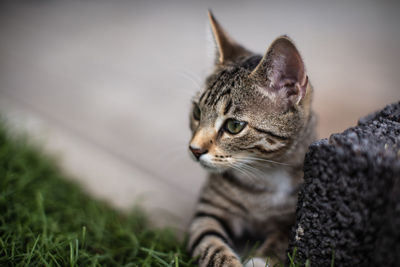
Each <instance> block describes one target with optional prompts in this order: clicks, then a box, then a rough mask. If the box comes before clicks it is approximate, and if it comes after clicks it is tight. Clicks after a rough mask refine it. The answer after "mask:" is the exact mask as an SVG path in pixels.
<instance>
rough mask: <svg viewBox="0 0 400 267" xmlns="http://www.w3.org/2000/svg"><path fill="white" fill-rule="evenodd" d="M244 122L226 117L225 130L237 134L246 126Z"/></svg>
mask: <svg viewBox="0 0 400 267" xmlns="http://www.w3.org/2000/svg"><path fill="white" fill-rule="evenodd" d="M246 124H247V123H246V122H244V121H237V120H234V119H228V120H227V121H226V122H225V130H226V131H227V132H229V133H230V134H238V133H240V132H241V131H242V130H243V129H244V127H246Z"/></svg>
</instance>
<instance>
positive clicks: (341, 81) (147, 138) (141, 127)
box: [0, 0, 400, 227]
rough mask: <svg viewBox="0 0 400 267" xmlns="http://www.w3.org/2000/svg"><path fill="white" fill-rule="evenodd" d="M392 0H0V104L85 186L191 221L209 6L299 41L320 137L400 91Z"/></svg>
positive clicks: (399, 32) (253, 44) (231, 26)
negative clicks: (197, 97)
mask: <svg viewBox="0 0 400 267" xmlns="http://www.w3.org/2000/svg"><path fill="white" fill-rule="evenodd" d="M399 7H400V5H399V4H397V3H396V2H395V1H393V2H389V1H329V2H328V1H314V2H312V1H307V2H300V1H296V2H294V1H293V2H285V1H279V2H278V1H277V2H269V1H259V2H252V1H180V2H178V1H161V0H160V1H142V2H140V1H25V2H20V3H16V2H9V3H8V4H7V3H4V2H3V3H2V4H1V6H0V31H1V36H2V37H1V42H0V114H2V115H3V116H4V117H6V118H7V120H9V122H10V123H11V124H12V125H13V126H14V127H16V128H18V129H22V130H24V131H27V132H28V133H29V134H30V135H31V136H32V137H33V139H35V140H36V142H40V143H41V144H42V145H43V146H44V148H45V149H46V150H47V151H49V152H50V153H52V154H53V155H56V156H57V157H58V158H59V160H60V162H61V164H62V166H63V168H64V169H65V170H66V171H67V172H68V173H70V174H71V177H73V178H74V179H76V180H78V181H79V182H80V183H81V184H82V185H83V186H84V187H85V188H86V190H87V191H89V192H90V193H91V194H93V195H95V196H96V197H98V198H102V199H105V200H107V201H109V202H111V203H112V204H113V205H115V206H116V207H118V208H121V209H129V208H130V207H132V206H133V205H134V204H139V205H142V206H144V207H146V208H147V209H148V210H149V211H150V213H151V214H152V216H154V217H155V218H156V219H157V220H156V221H157V222H158V223H159V224H168V225H175V226H178V227H182V226H185V224H186V223H187V221H188V219H189V218H190V215H191V214H192V209H193V205H194V203H195V201H196V199H197V195H198V192H199V189H200V188H201V184H202V183H203V181H204V178H205V175H206V174H205V172H204V171H203V170H202V169H201V168H200V166H198V165H197V164H196V163H194V162H192V161H191V159H190V158H189V156H188V151H187V144H188V142H189V138H190V132H189V127H188V117H189V112H190V111H189V109H190V106H191V105H190V100H191V97H192V95H193V94H194V92H196V90H199V89H200V88H202V85H203V79H204V78H205V77H206V75H207V74H208V73H209V72H210V70H211V65H212V62H213V55H214V51H213V50H212V48H213V44H212V42H211V41H210V40H211V39H210V34H209V28H208V21H207V9H208V8H211V9H212V10H213V12H214V15H215V16H216V18H217V19H218V20H219V21H220V22H221V24H222V25H223V26H224V28H225V29H226V30H227V31H228V32H229V33H230V34H231V35H232V36H233V37H234V38H235V39H236V40H237V41H239V42H240V43H242V44H243V45H245V46H246V47H248V48H249V49H251V50H253V51H256V52H259V53H264V52H265V50H266V49H267V47H268V45H269V44H270V43H271V42H272V41H273V40H274V39H275V38H276V37H277V36H278V35H281V34H288V35H289V36H290V37H292V39H294V40H295V42H296V44H297V46H298V48H299V50H300V51H301V53H302V55H303V58H304V60H305V63H306V67H307V70H308V75H309V77H310V80H311V82H312V84H313V85H314V89H315V95H314V109H315V111H316V112H317V114H318V116H319V124H318V133H319V136H320V137H321V138H323V137H328V136H329V135H330V134H331V133H335V132H341V131H343V130H345V129H346V128H348V127H350V126H352V125H354V124H356V122H357V120H358V118H360V117H361V116H364V115H366V114H368V113H370V112H372V111H374V110H377V109H380V108H382V107H383V106H385V105H386V104H389V103H392V102H394V101H398V100H399V99H400V86H399V84H400V75H399V74H400V72H399V66H398V65H399V62H400V53H399V48H400V16H399V14H400V8H399Z"/></svg>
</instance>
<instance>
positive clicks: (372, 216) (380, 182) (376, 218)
mask: <svg viewBox="0 0 400 267" xmlns="http://www.w3.org/2000/svg"><path fill="white" fill-rule="evenodd" d="M294 248H296V249H297V253H296V261H299V262H302V263H305V261H306V260H307V259H308V260H309V261H310V263H311V266H330V265H331V262H332V257H334V265H335V266H400V102H398V103H395V104H392V105H389V106H387V107H386V108H384V109H383V110H382V111H379V112H376V113H374V114H371V115H369V116H367V117H365V118H362V119H360V121H359V122H358V125H357V126H356V127H353V128H349V129H347V130H346V131H344V132H343V133H341V134H333V135H332V136H331V137H330V138H329V140H328V139H323V140H320V141H318V142H315V143H313V144H312V145H311V146H310V148H309V151H308V153H307V155H306V158H305V162H304V184H303V186H302V188H301V189H300V193H299V202H298V206H297V210H296V223H295V226H294V227H293V230H292V233H291V239H290V245H289V250H288V252H289V253H292V252H293V249H294Z"/></svg>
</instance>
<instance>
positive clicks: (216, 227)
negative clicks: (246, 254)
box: [188, 213, 242, 267]
mask: <svg viewBox="0 0 400 267" xmlns="http://www.w3.org/2000/svg"><path fill="white" fill-rule="evenodd" d="M223 224H224V223H221V219H220V218H219V217H217V215H215V214H205V213H197V215H196V216H195V217H194V219H193V221H192V224H191V226H190V229H189V242H188V249H189V251H190V253H191V254H192V257H197V258H198V263H199V266H200V267H203V266H221V267H222V266H232V267H241V266H242V264H241V262H240V259H239V257H238V256H237V255H236V253H235V252H234V251H233V249H232V241H231V237H230V236H229V235H228V233H227V229H225V226H224V225H223ZM228 232H229V231H228Z"/></svg>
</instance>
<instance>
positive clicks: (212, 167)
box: [199, 154, 226, 173]
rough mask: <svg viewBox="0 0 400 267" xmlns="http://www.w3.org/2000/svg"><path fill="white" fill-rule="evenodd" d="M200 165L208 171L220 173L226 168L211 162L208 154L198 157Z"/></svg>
mask: <svg viewBox="0 0 400 267" xmlns="http://www.w3.org/2000/svg"><path fill="white" fill-rule="evenodd" d="M199 161H200V165H201V166H202V167H203V168H204V169H206V170H207V171H209V172H213V173H221V172H223V171H224V170H225V169H226V168H224V167H221V166H218V165H216V164H215V163H213V162H212V157H211V156H210V155H208V154H205V155H202V156H201V157H200V159H199Z"/></svg>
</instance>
